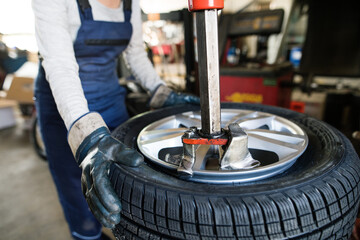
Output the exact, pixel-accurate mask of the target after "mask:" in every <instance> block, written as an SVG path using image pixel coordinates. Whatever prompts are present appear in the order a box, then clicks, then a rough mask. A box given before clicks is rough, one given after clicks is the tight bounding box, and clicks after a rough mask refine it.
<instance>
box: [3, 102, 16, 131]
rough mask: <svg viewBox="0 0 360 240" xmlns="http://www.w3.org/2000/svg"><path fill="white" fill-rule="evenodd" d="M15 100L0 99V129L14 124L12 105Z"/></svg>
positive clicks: (14, 104) (13, 105)
mask: <svg viewBox="0 0 360 240" xmlns="http://www.w3.org/2000/svg"><path fill="white" fill-rule="evenodd" d="M15 106H16V102H15V101H10V100H5V99H0V129H4V128H8V127H13V126H15V125H16V120H15V114H14V107H15Z"/></svg>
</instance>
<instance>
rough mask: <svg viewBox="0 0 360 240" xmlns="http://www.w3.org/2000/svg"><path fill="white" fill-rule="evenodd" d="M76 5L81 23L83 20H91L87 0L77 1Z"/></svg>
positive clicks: (91, 16)
mask: <svg viewBox="0 0 360 240" xmlns="http://www.w3.org/2000/svg"><path fill="white" fill-rule="evenodd" d="M77 4H78V7H79V13H80V18H81V21H82V20H83V19H86V20H93V15H92V11H91V6H90V3H89V0H77Z"/></svg>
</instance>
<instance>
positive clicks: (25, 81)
mask: <svg viewBox="0 0 360 240" xmlns="http://www.w3.org/2000/svg"><path fill="white" fill-rule="evenodd" d="M6 99H9V100H15V101H17V102H18V103H20V104H33V103H34V79H33V78H29V77H16V76H14V78H13V80H12V82H11V85H10V88H9V91H8V92H7V96H6Z"/></svg>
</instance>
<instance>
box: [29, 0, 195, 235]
mask: <svg viewBox="0 0 360 240" xmlns="http://www.w3.org/2000/svg"><path fill="white" fill-rule="evenodd" d="M32 6H33V10H34V13H35V22H36V38H37V42H38V47H39V53H40V55H41V64H40V69H39V74H38V77H37V79H36V82H35V97H36V109H37V112H38V118H39V123H40V128H41V133H42V137H43V140H44V143H45V148H46V153H47V159H48V162H49V168H50V171H51V174H52V177H53V180H54V182H55V185H56V188H57V192H58V196H59V199H60V203H61V205H62V207H63V211H64V214H65V218H66V220H67V222H68V225H69V228H70V231H71V234H72V236H73V238H74V239H105V236H104V235H103V234H102V232H101V227H102V226H101V224H102V225H103V226H105V227H108V228H113V227H114V226H115V225H116V224H117V223H119V221H120V210H121V203H120V200H119V199H118V197H117V195H116V193H115V191H114V190H113V189H112V187H111V183H110V181H109V177H108V172H109V167H110V165H111V163H112V162H118V163H120V164H125V165H127V166H131V167H136V166H139V165H140V164H141V163H142V162H143V157H142V155H140V154H139V153H137V152H136V151H135V150H133V149H130V148H127V147H125V146H124V145H123V144H122V143H121V142H119V141H117V140H116V139H114V138H113V137H111V135H110V131H111V130H113V129H114V128H115V127H117V126H118V125H119V124H121V123H123V122H124V121H126V120H127V119H128V113H127V111H126V106H125V102H124V100H125V94H126V91H125V89H124V88H122V87H121V86H120V85H119V84H118V77H117V75H116V62H117V58H118V56H119V54H121V53H123V55H124V58H125V60H126V62H127V63H128V65H129V67H130V69H131V70H132V73H133V75H134V76H135V78H136V79H137V80H138V81H140V83H141V84H142V85H143V86H144V87H145V88H146V89H147V90H148V91H149V92H150V93H151V95H152V98H151V101H150V106H151V107H152V108H159V107H165V106H172V105H175V104H181V103H192V104H199V99H198V98H197V97H194V96H190V95H186V94H177V93H174V92H173V91H171V90H170V89H169V88H167V87H166V86H165V84H164V82H163V81H162V80H161V79H160V77H159V76H158V75H157V73H156V72H155V70H154V68H153V66H152V64H151V62H150V61H149V59H148V58H147V54H146V52H145V50H144V47H143V42H142V23H141V12H140V6H139V0H133V1H131V0H122V1H121V0H78V1H76V0H52V1H42V0H33V1H32ZM74 157H75V159H74ZM79 166H80V168H79ZM80 179H81V181H80ZM82 194H84V196H85V198H84V197H83V196H82ZM89 207H90V209H91V212H92V213H93V214H91V212H90V211H89ZM93 215H94V216H95V217H96V218H94V216H93ZM96 219H97V220H99V222H100V223H101V224H100V223H99V222H98V221H97V220H96ZM102 236H103V237H102Z"/></svg>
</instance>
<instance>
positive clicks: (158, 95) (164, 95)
mask: <svg viewBox="0 0 360 240" xmlns="http://www.w3.org/2000/svg"><path fill="white" fill-rule="evenodd" d="M180 104H194V105H199V104H200V99H199V98H198V97H196V96H193V95H189V94H185V93H175V92H174V91H172V90H171V89H170V88H168V87H167V86H165V85H160V86H159V87H158V88H157V89H156V90H155V92H154V94H153V95H152V97H151V99H150V107H151V108H162V107H170V106H175V105H180Z"/></svg>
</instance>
